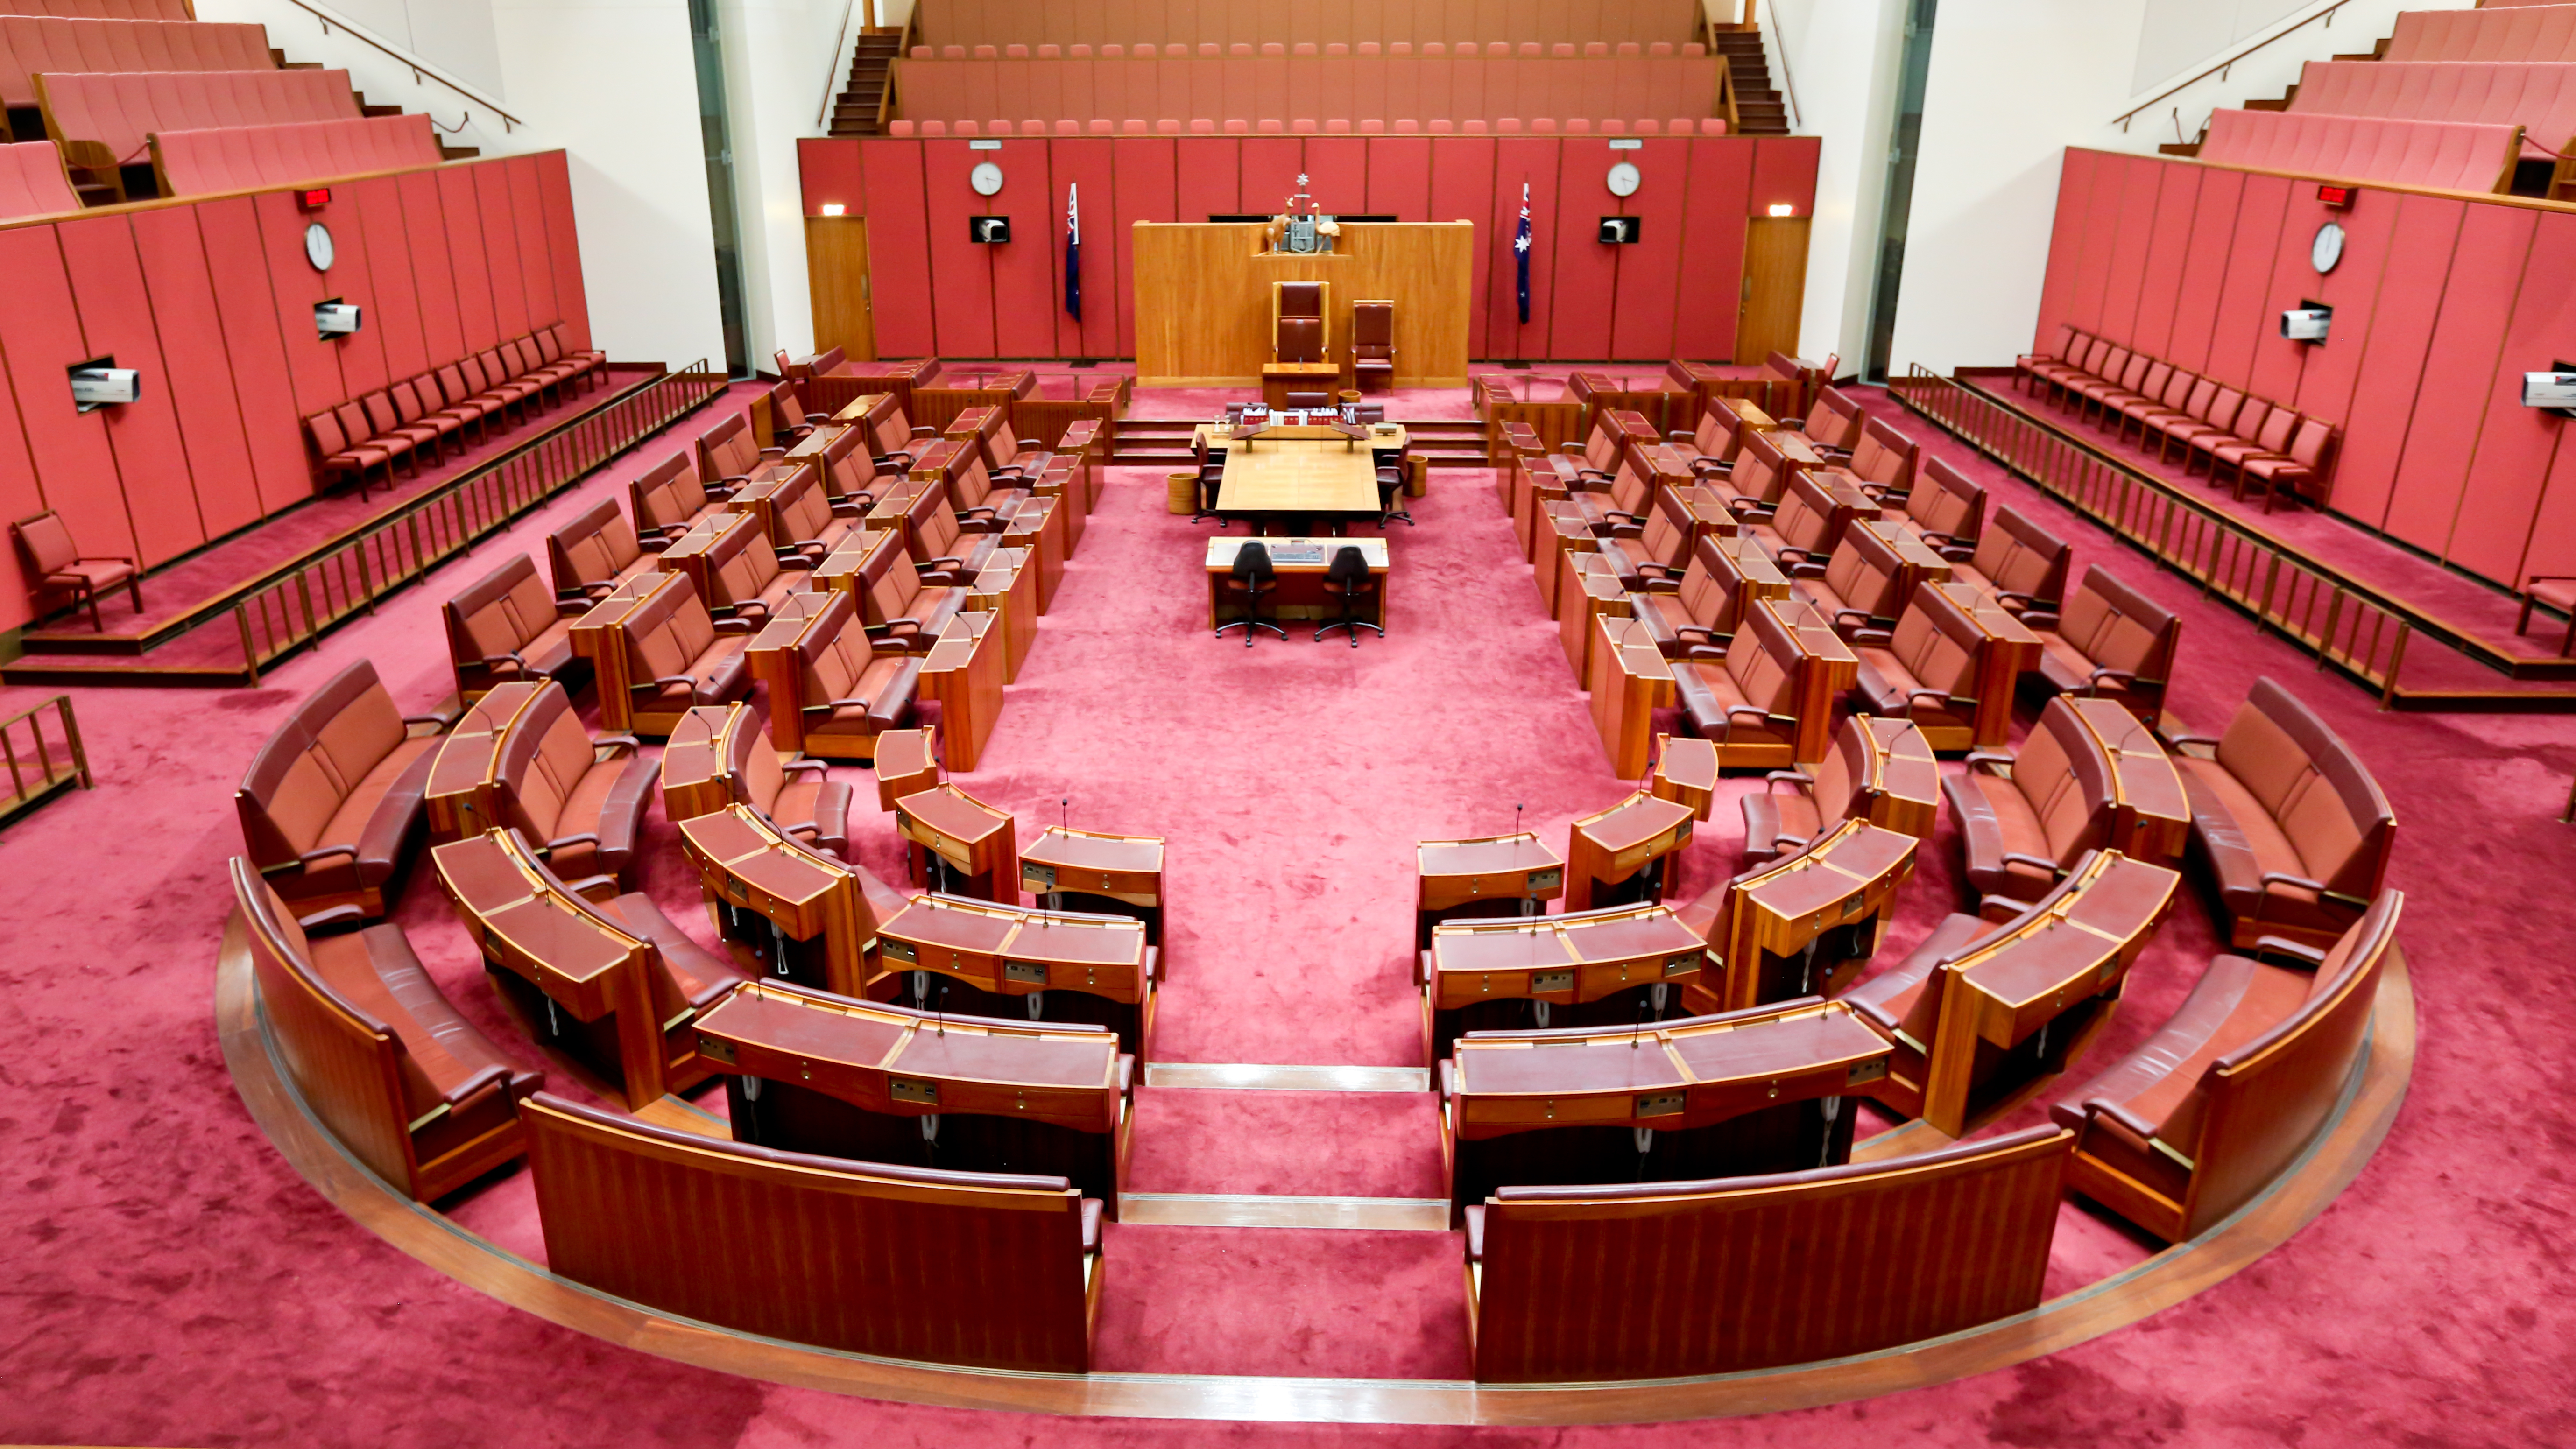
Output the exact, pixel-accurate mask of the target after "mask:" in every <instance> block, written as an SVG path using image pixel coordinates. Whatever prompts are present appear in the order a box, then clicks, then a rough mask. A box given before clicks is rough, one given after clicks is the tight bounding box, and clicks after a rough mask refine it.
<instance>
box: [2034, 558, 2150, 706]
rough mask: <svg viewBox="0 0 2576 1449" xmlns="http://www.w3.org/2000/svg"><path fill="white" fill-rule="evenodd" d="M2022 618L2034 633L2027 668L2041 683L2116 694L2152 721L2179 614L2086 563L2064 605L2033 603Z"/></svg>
mask: <svg viewBox="0 0 2576 1449" xmlns="http://www.w3.org/2000/svg"><path fill="white" fill-rule="evenodd" d="M2022 622H2023V623H2025V624H2027V625H2029V626H2030V630H2031V632H2032V633H2034V634H2036V635H2038V636H2039V665H2038V667H2037V668H2036V669H2034V670H2033V671H2032V673H2034V674H2036V675H2037V676H2038V677H2039V687H2040V688H2041V689H2043V690H2045V691H2047V692H2049V693H2052V694H2085V695H2102V696H2106V697H2109V698H2113V699H2117V700H2119V701H2120V702H2121V703H2123V704H2124V705H2126V706H2127V707H2128V709H2129V711H2130V712H2131V713H2132V714H2135V715H2137V716H2138V717H2139V718H2140V719H2143V720H2145V721H2147V722H2148V723H2150V724H2152V723H2154V722H2155V720H2156V718H2157V716H2159V715H2160V714H2161V713H2162V712H2163V708H2164V699H2165V684H2166V682H2167V681H2168V680H2169V679H2170V678H2171V677H2172V675H2173V666H2174V651H2175V649H2176V647H2177V646H2178V645H2179V644H2180V642H2181V639H2182V619H2181V617H2180V616H2178V615H2176V614H2174V613H2173V612H2172V611H2171V610H2168V609H2166V608H2164V607H2163V606H2162V605H2159V604H2157V603H2156V602H2155V601H2154V600H2152V599H2150V598H2148V597H2146V596H2145V595H2144V594H2141V593H2139V592H2138V591H2137V590H2135V589H2132V588H2130V587H2129V586H2128V585H2127V584H2124V583H2122V582H2120V580H2119V579H2118V578H2116V577H2114V576H2113V575H2112V573H2111V571H2110V570H2108V569H2106V568H2103V567H2102V566H2100V565H2099V564H2092V565H2088V566H2086V568H2085V570H2084V582H2083V584H2082V585H2081V586H2079V587H2078V588H2077V589H2076V590H2075V594H2074V597H2072V598H2070V599H2068V600H2067V601H2066V607H2065V608H2064V609H2063V610H2061V611H2059V612H2058V613H2056V614H2053V615H2052V614H2047V613H2043V612H2040V611H2038V610H2033V611H2031V612H2029V613H2026V614H2024V615H2022Z"/></svg>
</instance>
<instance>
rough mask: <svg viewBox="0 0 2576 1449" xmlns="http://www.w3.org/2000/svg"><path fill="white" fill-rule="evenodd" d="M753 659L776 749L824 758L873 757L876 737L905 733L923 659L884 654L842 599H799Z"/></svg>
mask: <svg viewBox="0 0 2576 1449" xmlns="http://www.w3.org/2000/svg"><path fill="white" fill-rule="evenodd" d="M749 654H750V658H751V672H752V674H753V676H754V677H756V678H757V679H759V680H760V682H761V683H763V684H765V685H767V686H768V687H769V720H770V726H769V727H770V733H771V735H772V737H773V738H775V739H776V740H777V742H778V747H779V748H780V749H783V750H787V751H790V752H794V753H802V754H807V755H814V756H818V757H821V758H825V759H834V760H873V759H875V758H876V741H877V736H879V735H881V734H884V733H885V732H886V731H888V730H892V729H900V728H902V727H903V723H904V720H905V718H906V717H907V716H908V715H910V714H911V712H912V707H913V701H914V697H915V694H916V692H917V691H918V690H919V688H920V684H921V658H922V656H921V655H919V654H915V653H909V652H898V651H896V650H892V649H889V650H886V651H884V652H879V650H878V648H877V647H876V645H875V642H874V641H873V640H871V639H870V638H869V636H868V632H867V627H866V625H865V623H864V622H862V620H861V619H860V617H859V606H858V600H857V599H855V598H853V597H852V596H850V595H848V594H844V593H831V594H805V595H801V596H799V597H798V598H797V600H796V601H795V605H794V607H792V608H790V609H788V610H785V611H783V612H781V613H780V614H779V615H778V616H777V617H776V618H774V619H772V620H771V621H770V622H769V623H768V624H767V625H766V626H765V627H763V628H762V629H761V631H760V633H758V634H757V635H755V636H753V638H752V641H751V644H750V647H749Z"/></svg>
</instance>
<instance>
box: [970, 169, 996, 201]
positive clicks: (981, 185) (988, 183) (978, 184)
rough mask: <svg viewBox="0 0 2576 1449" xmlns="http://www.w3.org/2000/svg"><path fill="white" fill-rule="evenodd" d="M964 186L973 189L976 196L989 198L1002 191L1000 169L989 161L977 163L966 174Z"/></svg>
mask: <svg viewBox="0 0 2576 1449" xmlns="http://www.w3.org/2000/svg"><path fill="white" fill-rule="evenodd" d="M966 184H967V185H969V186H972V187H974V188H975V194H976V195H977V196H990V195H992V194H993V193H994V192H996V191H999V190H1001V189H1002V168H1001V167H999V166H996V165H994V164H993V163H992V162H990V161H978V162H976V163H975V169H974V170H972V171H969V172H967V173H966Z"/></svg>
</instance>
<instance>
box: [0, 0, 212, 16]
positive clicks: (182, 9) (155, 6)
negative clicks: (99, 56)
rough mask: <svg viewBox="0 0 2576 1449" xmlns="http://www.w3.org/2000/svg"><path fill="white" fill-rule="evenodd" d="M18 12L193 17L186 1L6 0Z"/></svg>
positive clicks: (26, 13)
mask: <svg viewBox="0 0 2576 1449" xmlns="http://www.w3.org/2000/svg"><path fill="white" fill-rule="evenodd" d="M9 9H10V10H11V11H12V12H13V13H15V14H19V15H65V16H71V17H73V18H76V19H91V20H187V21H193V20H195V19H196V18H197V17H196V15H195V14H194V13H192V12H191V11H190V10H189V9H188V0H9Z"/></svg>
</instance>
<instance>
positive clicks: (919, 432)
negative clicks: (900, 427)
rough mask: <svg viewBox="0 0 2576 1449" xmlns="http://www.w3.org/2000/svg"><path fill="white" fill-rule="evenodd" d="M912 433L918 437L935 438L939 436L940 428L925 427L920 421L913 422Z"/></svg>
mask: <svg viewBox="0 0 2576 1449" xmlns="http://www.w3.org/2000/svg"><path fill="white" fill-rule="evenodd" d="M912 435H913V436H914V437H916V438H935V437H938V436H939V430H938V429H937V428H925V427H923V426H921V425H920V424H919V423H915V424H913V428H912Z"/></svg>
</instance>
